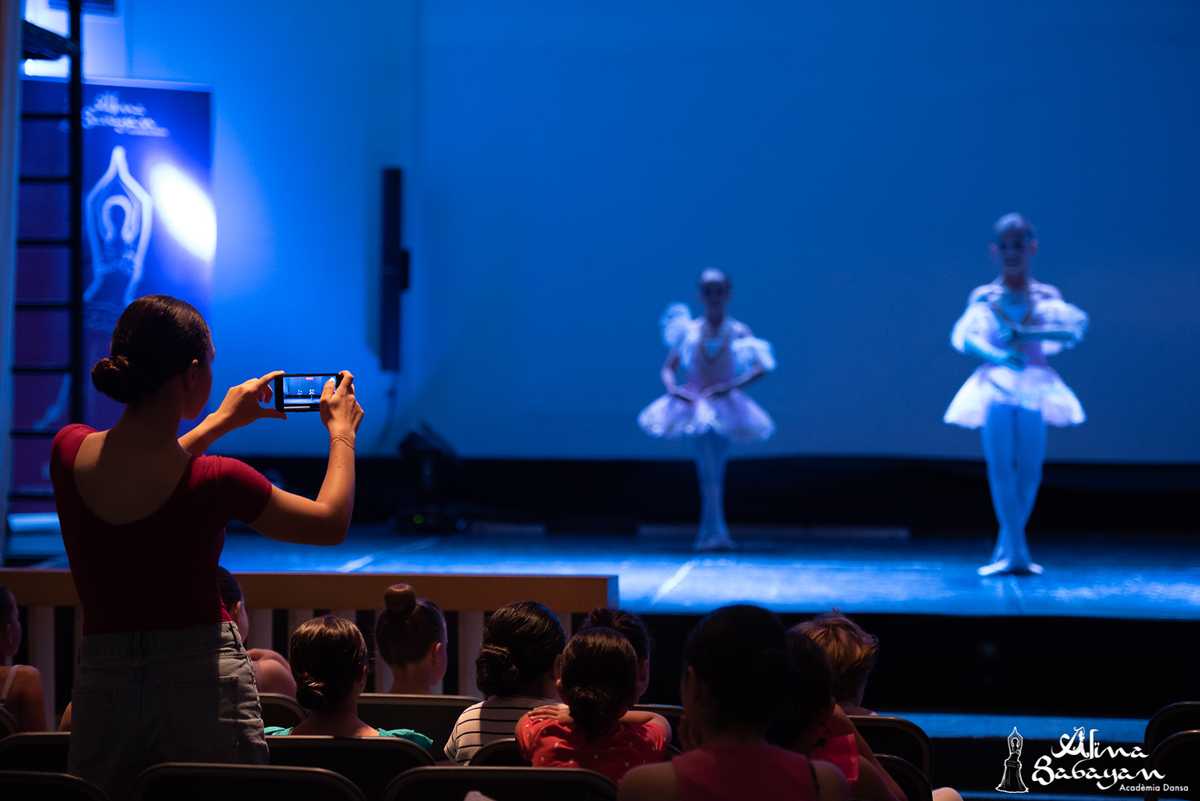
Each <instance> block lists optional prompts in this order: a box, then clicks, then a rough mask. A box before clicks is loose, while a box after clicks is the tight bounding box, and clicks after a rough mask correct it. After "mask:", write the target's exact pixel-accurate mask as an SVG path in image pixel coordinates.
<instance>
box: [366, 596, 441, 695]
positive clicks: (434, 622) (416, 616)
mask: <svg viewBox="0 0 1200 801" xmlns="http://www.w3.org/2000/svg"><path fill="white" fill-rule="evenodd" d="M383 602H384V610H383V611H382V612H380V614H379V618H378V620H377V622H376V624H375V643H376V647H377V648H378V649H379V654H380V656H382V657H383V661H384V662H386V663H387V664H388V666H389V667H390V668H391V669H392V687H391V691H392V692H394V693H430V692H433V690H434V688H435V687H436V686H437V684H438V683H439V682H440V681H441V680H442V678H443V677H444V676H445V675H446V618H445V617H443V616H442V610H441V609H439V608H438V605H437V604H435V603H434V602H433V601H429V600H426V599H424V598H418V597H417V594H416V592H415V591H414V590H413V588H412V587H410V586H409V585H407V584H393V585H392V586H390V587H388V588H387V592H385V593H384V595H383Z"/></svg>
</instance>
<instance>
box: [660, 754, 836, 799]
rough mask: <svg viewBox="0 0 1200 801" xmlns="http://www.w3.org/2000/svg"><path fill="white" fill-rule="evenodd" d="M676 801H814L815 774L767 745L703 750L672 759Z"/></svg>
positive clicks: (799, 759) (798, 758)
mask: <svg viewBox="0 0 1200 801" xmlns="http://www.w3.org/2000/svg"><path fill="white" fill-rule="evenodd" d="M671 764H672V765H673V766H674V767H675V783H676V786H677V789H678V795H679V801H744V799H749V798H753V799H755V801H814V800H815V799H816V797H817V784H816V774H815V773H814V772H813V768H812V764H811V763H810V762H809V761H808V759H807V758H806V757H805V756H804V755H803V754H797V753H795V752H793V751H788V750H785V749H783V748H778V747H776V746H773V745H767V744H765V743H762V744H756V745H736V746H735V745H721V746H715V747H714V746H703V747H701V748H697V749H695V750H693V751H688V752H687V753H686V754H683V755H682V756H677V757H675V759H673V760H671Z"/></svg>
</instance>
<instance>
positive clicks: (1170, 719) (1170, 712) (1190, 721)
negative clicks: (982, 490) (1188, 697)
mask: <svg viewBox="0 0 1200 801" xmlns="http://www.w3.org/2000/svg"><path fill="white" fill-rule="evenodd" d="M1191 729H1200V701H1179V702H1177V703H1174V704H1167V705H1166V706H1164V707H1163V708H1162V709H1160V710H1158V711H1157V712H1155V713H1154V717H1152V718H1150V720H1149V721H1148V722H1147V723H1146V736H1145V738H1144V740H1143V743H1144V748H1143V750H1144V751H1146V753H1150V752H1152V751H1153V750H1154V749H1155V748H1157V747H1158V744H1159V743H1161V742H1162V741H1163V740H1165V739H1167V738H1168V737H1170V736H1171V735H1172V734H1174V733H1175V732H1178V731H1188V730H1191Z"/></svg>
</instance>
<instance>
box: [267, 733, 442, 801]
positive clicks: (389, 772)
mask: <svg viewBox="0 0 1200 801" xmlns="http://www.w3.org/2000/svg"><path fill="white" fill-rule="evenodd" d="M267 747H268V748H270V749H271V764H272V765H291V766H294V767H302V768H324V769H325V770H331V771H333V772H334V773H340V774H341V775H342V776H345V777H346V778H347V779H349V780H350V781H352V782H354V784H355V785H356V786H357V787H358V789H360V790H362V792H363V795H365V796H366V797H367V798H368V799H379V798H382V797H383V791H384V790H385V789H387V786H388V782H390V781H391V780H392V779H394V778H396V777H397V776H399V775H400V774H401V773H403V772H404V771H406V770H408V769H409V768H419V767H424V766H427V765H432V764H433V757H432V756H430V754H429V752H428V751H426V750H425V749H424V748H422V747H421V746H419V745H417V744H416V743H413V742H410V741H408V740H404V739H401V738H399V737H312V736H297V735H290V736H287V737H268V738H267Z"/></svg>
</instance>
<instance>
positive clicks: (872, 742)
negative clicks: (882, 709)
mask: <svg viewBox="0 0 1200 801" xmlns="http://www.w3.org/2000/svg"><path fill="white" fill-rule="evenodd" d="M850 720H851V721H852V722H853V723H854V728H856V729H858V733H859V734H861V735H862V736H863V739H864V740H866V741H867V745H869V746H871V750H872V751H874V752H875V753H876V754H891V755H892V756H898V757H900V758H901V759H904V760H905V761H907V762H909V763H911V764H912V765H913V766H914V767H916V768H917V769H918V770H920V771H921V772H922V773H924V774H925V775H926V776H932V775H933V751H932V749H931V748H930V746H929V735H927V734H926V733H925V730H924V729H922V728H921V727H920V726H918V725H917V724H915V723H913V722H912V721H911V720H905V719H904V718H897V717H892V716H891V715H851V716H850Z"/></svg>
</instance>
